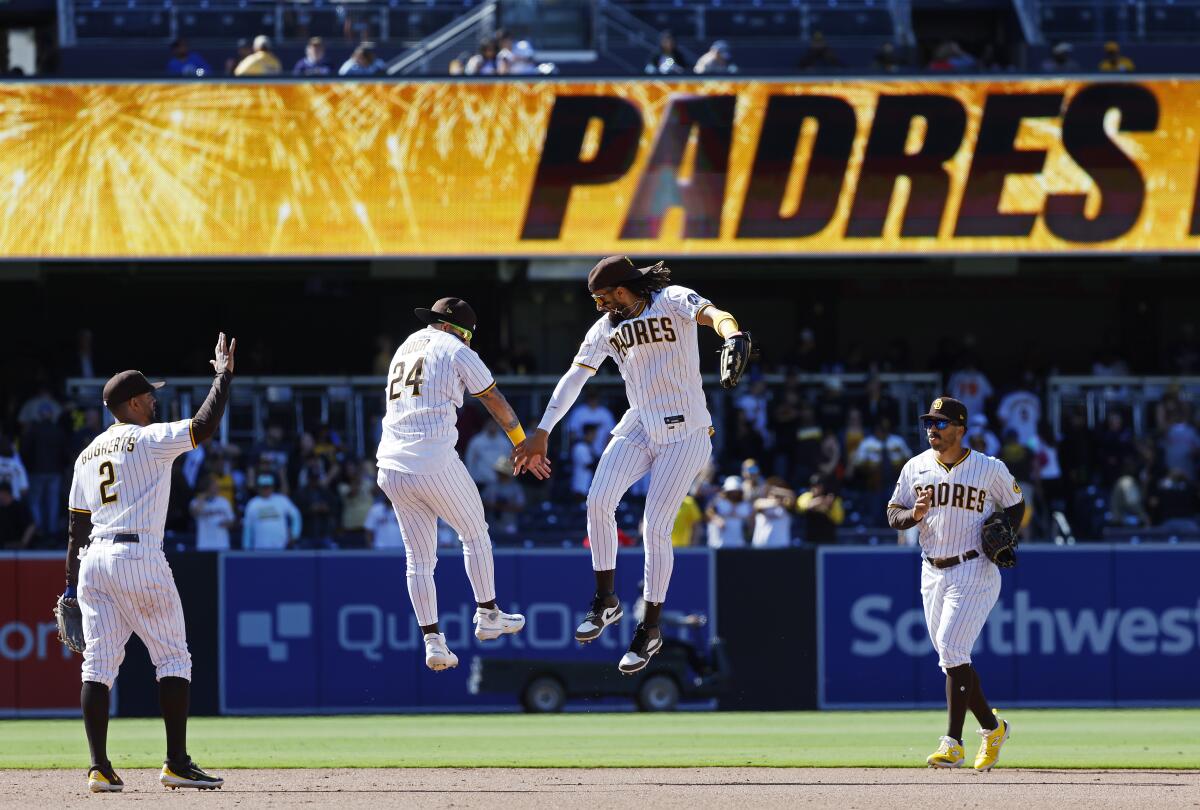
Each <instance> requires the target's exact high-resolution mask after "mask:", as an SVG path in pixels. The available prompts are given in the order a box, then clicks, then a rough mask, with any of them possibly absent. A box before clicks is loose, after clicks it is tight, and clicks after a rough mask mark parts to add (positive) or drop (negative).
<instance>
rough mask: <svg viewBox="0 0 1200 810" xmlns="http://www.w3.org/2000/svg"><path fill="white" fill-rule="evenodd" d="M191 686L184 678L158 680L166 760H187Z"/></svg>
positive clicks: (179, 761) (178, 761) (180, 761)
mask: <svg viewBox="0 0 1200 810" xmlns="http://www.w3.org/2000/svg"><path fill="white" fill-rule="evenodd" d="M191 686H192V685H191V684H190V683H189V682H188V681H187V679H186V678H162V679H161V680H159V682H158V705H159V707H160V708H161V709H162V716H163V723H164V724H165V725H166V727H167V761H168V762H176V763H184V762H187V761H188V754H187V720H188V703H189V702H190V698H191V691H192V690H191Z"/></svg>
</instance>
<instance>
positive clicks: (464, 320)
mask: <svg viewBox="0 0 1200 810" xmlns="http://www.w3.org/2000/svg"><path fill="white" fill-rule="evenodd" d="M413 314H414V315H416V316H417V318H418V319H419V320H420V321H422V322H423V323H427V324H429V325H431V326H432V325H433V324H435V323H442V322H443V321H444V322H446V323H448V324H452V325H454V326H458V327H460V328H462V329H466V330H467V331H468V332H474V331H475V310H473V309H471V305H470V304H468V303H467V302H466V301H464V300H462V299H461V298H440V299H438V301H437V302H436V303H434V305H433V306H431V307H430V308H429V309H426V308H425V307H417V308H416V309H414V310H413Z"/></svg>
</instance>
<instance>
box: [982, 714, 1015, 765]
mask: <svg viewBox="0 0 1200 810" xmlns="http://www.w3.org/2000/svg"><path fill="white" fill-rule="evenodd" d="M992 714H996V710H995V709H992ZM997 719H999V718H997ZM1011 731H1012V727H1011V726H1009V724H1008V721H1007V720H1000V721H999V722H998V723H997V724H996V727H995V728H994V729H992V730H991V731H988V730H987V729H986V728H981V729H979V736H981V737H983V741H982V742H980V743H979V753H978V754H976V755H975V770H977V771H990V770H991V769H992V768H993V767H995V765H996V763H997V762H998V761H999V760H1000V746H1002V745H1004V743H1005V741H1006V740H1007V739H1008V735H1009V733H1010V732H1011Z"/></svg>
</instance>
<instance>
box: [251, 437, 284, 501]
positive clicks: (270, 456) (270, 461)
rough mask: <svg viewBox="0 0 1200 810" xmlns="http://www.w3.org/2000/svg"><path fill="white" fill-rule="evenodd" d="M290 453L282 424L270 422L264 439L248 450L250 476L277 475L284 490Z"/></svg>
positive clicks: (255, 477)
mask: <svg viewBox="0 0 1200 810" xmlns="http://www.w3.org/2000/svg"><path fill="white" fill-rule="evenodd" d="M291 454H292V452H291V448H289V447H288V445H287V441H286V440H285V439H284V433H283V425H281V424H279V423H278V422H272V423H271V424H269V425H268V426H267V436H266V439H264V440H263V441H262V442H260V443H258V444H256V445H255V446H254V448H253V449H252V450H251V452H250V457H251V459H252V460H253V466H252V468H251V478H254V479H257V478H258V476H260V475H262V474H264V473H266V474H275V475H278V476H280V482H281V489H283V490H285V491H286V489H287V472H288V459H289V458H290V457H291Z"/></svg>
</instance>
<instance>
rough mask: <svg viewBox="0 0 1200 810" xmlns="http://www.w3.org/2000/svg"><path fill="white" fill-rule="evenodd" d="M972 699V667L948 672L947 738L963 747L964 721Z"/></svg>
mask: <svg viewBox="0 0 1200 810" xmlns="http://www.w3.org/2000/svg"><path fill="white" fill-rule="evenodd" d="M970 697H971V665H970V664H962V665H961V666H957V667H950V669H948V670H946V708H947V713H948V715H949V717H948V721H947V728H946V736H947V737H953V738H954V739H956V740H958V744H959V745H962V736H963V721H965V720H966V719H967V701H968V700H969V699H970Z"/></svg>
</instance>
